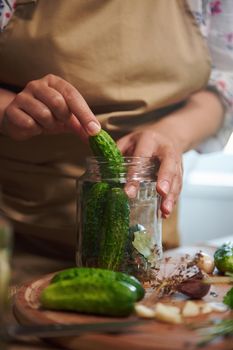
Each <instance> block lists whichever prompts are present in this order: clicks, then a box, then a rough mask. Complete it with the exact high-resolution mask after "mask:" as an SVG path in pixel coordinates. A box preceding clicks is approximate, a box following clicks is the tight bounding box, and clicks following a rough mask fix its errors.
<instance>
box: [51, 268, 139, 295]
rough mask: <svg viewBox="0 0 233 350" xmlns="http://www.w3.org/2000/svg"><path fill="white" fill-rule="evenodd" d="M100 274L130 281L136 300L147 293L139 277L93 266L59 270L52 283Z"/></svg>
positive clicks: (117, 279) (109, 278)
mask: <svg viewBox="0 0 233 350" xmlns="http://www.w3.org/2000/svg"><path fill="white" fill-rule="evenodd" d="M95 276H98V277H99V278H101V277H102V278H104V279H106V280H112V281H113V280H116V281H120V282H125V283H128V284H129V285H132V286H134V287H135V288H136V292H137V297H136V300H137V301H139V300H141V299H142V298H143V297H144V295H145V290H144V288H143V286H142V285H141V283H140V282H139V281H138V280H137V278H135V277H133V276H130V275H127V274H125V273H123V272H116V271H111V270H105V269H99V268H91V267H73V268H70V269H66V270H64V271H61V272H58V273H57V274H56V275H54V277H53V278H52V280H51V282H50V283H51V284H52V283H57V282H60V281H64V280H71V279H74V278H79V279H80V280H82V279H88V278H93V277H95Z"/></svg>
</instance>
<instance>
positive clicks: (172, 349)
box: [14, 247, 233, 350]
mask: <svg viewBox="0 0 233 350" xmlns="http://www.w3.org/2000/svg"><path fill="white" fill-rule="evenodd" d="M195 249H196V248H195ZM202 250H203V251H208V252H210V250H211V248H206V247H204V248H203V249H202ZM195 251H198V250H197V249H196V250H195ZM169 255H171V254H169ZM172 255H174V256H176V258H177V259H178V255H177V252H175V251H173V252H172ZM52 276H53V274H50V275H46V276H43V277H42V278H40V279H37V280H35V281H31V282H28V283H26V284H24V285H22V286H21V288H20V289H19V290H18V292H17V293H16V295H15V299H14V313H15V316H16V318H17V320H18V321H19V323H21V324H49V323H64V324H71V323H92V322H112V321H117V320H118V321H121V320H122V318H109V317H98V316H91V315H90V316H89V315H84V314H79V313H71V312H58V311H48V310H43V309H42V308H41V306H40V302H39V297H40V293H41V291H42V290H43V288H45V287H46V286H47V285H48V283H49V282H50V279H51V278H52ZM229 288H230V286H229V285H227V284H221V285H220V284H219V285H214V286H211V290H210V292H209V294H208V295H207V296H206V297H205V298H204V300H206V301H214V302H215V301H222V297H223V295H224V294H225V293H226V292H227V290H228V289H229ZM173 303H184V298H182V297H180V296H179V298H178V299H177V298H175V299H173ZM228 315H229V312H224V313H211V314H208V315H202V316H198V318H197V317H196V318H192V319H191V318H190V319H187V322H188V323H190V322H194V321H195V323H198V322H200V321H204V320H208V319H211V318H214V317H216V316H217V317H218V318H224V317H226V316H228ZM136 318H137V317H136V316H131V317H129V318H127V319H136ZM124 320H126V318H124ZM199 339H200V336H199V335H198V333H197V332H196V331H193V330H190V329H189V328H188V327H187V325H183V324H182V325H170V324H165V323H161V322H157V321H155V320H145V321H144V322H143V324H140V325H138V326H135V327H134V328H130V332H129V333H122V334H118V335H113V334H85V335H82V336H78V337H64V338H60V337H59V338H54V339H53V340H52V342H53V343H54V344H56V345H58V346H61V347H63V348H65V349H70V350H94V349H95V350H98V349H101V350H107V349H108V350H109V349H111V350H116V349H121V350H129V348H132V349H134V350H152V349H153V350H183V349H187V350H191V349H196V348H197V346H196V344H197V342H198V340H199ZM232 348H233V346H232V339H231V340H230V339H228V340H224V341H223V340H219V341H218V342H217V343H214V344H210V345H208V346H206V347H204V349H205V350H207V349H208V350H212V349H213V350H214V349H216V350H217V349H218V350H220V349H222V350H223V349H224V350H232Z"/></svg>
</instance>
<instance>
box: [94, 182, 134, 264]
mask: <svg viewBox="0 0 233 350" xmlns="http://www.w3.org/2000/svg"><path fill="white" fill-rule="evenodd" d="M129 214H130V208H129V201H128V197H127V196H126V194H125V192H124V190H123V189H121V188H115V187H113V188H110V189H109V191H108V196H107V201H106V208H105V211H104V220H103V228H102V235H103V237H102V241H101V244H100V253H99V266H100V267H102V268H106V269H109V270H115V271H117V270H119V269H120V267H121V265H122V262H123V258H124V253H125V249H126V244H127V240H128V233H129Z"/></svg>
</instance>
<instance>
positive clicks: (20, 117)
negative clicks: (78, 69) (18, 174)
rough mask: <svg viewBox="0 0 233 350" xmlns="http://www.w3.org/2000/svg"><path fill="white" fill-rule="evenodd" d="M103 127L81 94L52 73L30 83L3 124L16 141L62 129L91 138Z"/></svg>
mask: <svg viewBox="0 0 233 350" xmlns="http://www.w3.org/2000/svg"><path fill="white" fill-rule="evenodd" d="M100 128H101V127H100V124H99V122H98V120H97V119H96V117H95V116H94V114H93V113H92V111H91V110H90V108H89V107H88V105H87V103H86V101H85V100H84V98H83V97H82V96H81V94H80V93H79V92H78V91H77V90H76V89H75V88H74V87H73V86H72V85H71V84H70V83H68V82H67V81H65V80H63V79H61V78H59V77H57V76H55V75H52V74H49V75H46V76H45V77H43V78H42V79H38V80H34V81H31V82H29V83H28V84H27V85H26V87H25V88H24V89H23V90H22V91H21V92H20V93H19V94H17V95H16V96H15V98H14V99H13V100H12V101H11V103H10V104H9V105H8V106H7V107H6V108H5V110H4V114H3V118H2V124H1V131H2V133H3V134H5V135H8V136H10V137H11V138H13V139H16V140H25V139H28V138H30V137H32V136H35V135H39V134H54V133H61V132H75V133H77V134H79V135H80V136H81V137H87V135H95V134H97V133H98V132H99V131H100Z"/></svg>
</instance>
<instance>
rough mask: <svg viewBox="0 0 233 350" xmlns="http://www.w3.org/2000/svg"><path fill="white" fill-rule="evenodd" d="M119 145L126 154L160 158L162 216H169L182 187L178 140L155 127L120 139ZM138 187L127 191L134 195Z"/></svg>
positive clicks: (158, 186) (158, 184)
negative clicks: (172, 138)
mask: <svg viewBox="0 0 233 350" xmlns="http://www.w3.org/2000/svg"><path fill="white" fill-rule="evenodd" d="M117 144H118V147H119V149H120V150H121V151H122V153H123V154H124V155H127V156H144V157H157V158H159V160H160V162H161V164H160V168H159V172H158V180H157V187H156V189H157V191H158V193H159V194H160V195H161V196H162V203H161V211H162V216H163V217H164V218H167V217H168V216H169V215H170V213H171V212H172V209H173V207H174V205H175V204H176V202H177V199H178V196H179V194H180V191H181V187H182V175H183V169H182V151H181V150H180V149H178V147H177V145H176V143H175V141H173V140H171V139H170V138H169V137H167V136H166V135H164V134H163V133H161V132H159V130H158V131H156V130H142V131H136V132H132V133H130V134H129V135H126V136H124V137H122V138H121V139H120V140H118V143H117ZM135 191H136V189H135V187H134V186H132V187H131V186H129V187H128V188H126V192H127V194H128V195H129V197H131V196H132V197H134V195H135Z"/></svg>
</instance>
